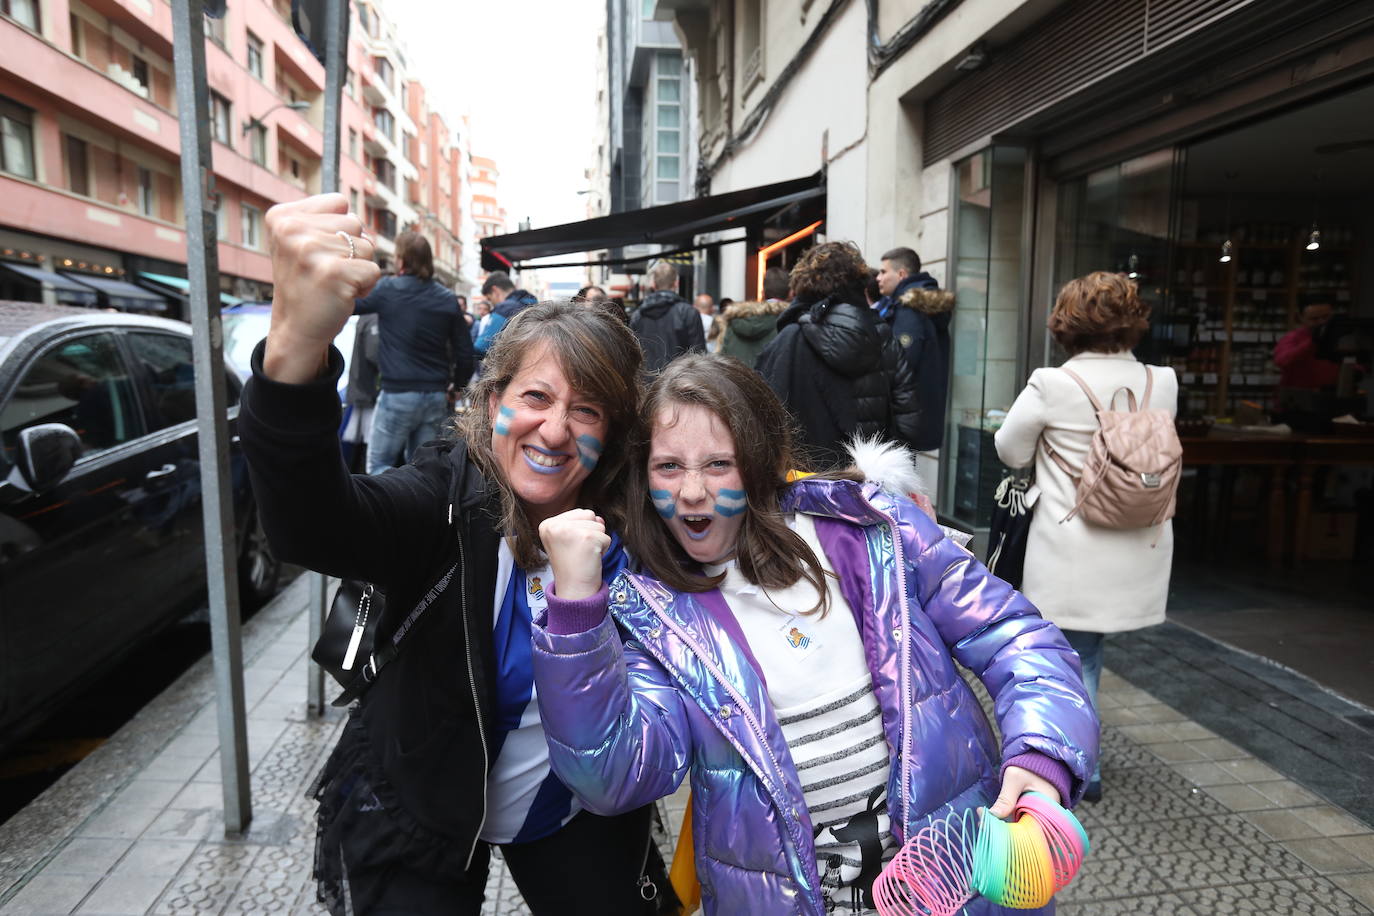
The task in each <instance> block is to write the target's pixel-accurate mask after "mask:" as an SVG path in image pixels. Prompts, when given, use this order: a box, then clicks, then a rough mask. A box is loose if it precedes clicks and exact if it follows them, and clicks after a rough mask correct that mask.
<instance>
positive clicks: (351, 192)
mask: <svg viewBox="0 0 1374 916" xmlns="http://www.w3.org/2000/svg"><path fill="white" fill-rule="evenodd" d="M348 209H349V211H350V212H352V213H357V212H358V189H357V188H349V189H348Z"/></svg>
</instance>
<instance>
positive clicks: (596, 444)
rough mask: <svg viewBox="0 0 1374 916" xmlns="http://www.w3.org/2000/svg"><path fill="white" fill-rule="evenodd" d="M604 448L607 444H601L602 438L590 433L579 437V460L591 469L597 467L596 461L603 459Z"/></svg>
mask: <svg viewBox="0 0 1374 916" xmlns="http://www.w3.org/2000/svg"><path fill="white" fill-rule="evenodd" d="M604 450H605V446H603V445H602V444H601V440H600V439H598V438H596V436H593V435H591V434H590V433H587V434H583V435H581V436H578V437H577V460H578V461H580V462H582V466H583V467H584V468H586V469H587V470H589V471H590V470H593V469H595V468H596V463H597V462H598V461H600V460H601V453H602V451H604Z"/></svg>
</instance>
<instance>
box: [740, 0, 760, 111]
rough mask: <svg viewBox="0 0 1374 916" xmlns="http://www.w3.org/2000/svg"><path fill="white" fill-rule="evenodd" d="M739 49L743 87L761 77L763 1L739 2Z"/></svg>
mask: <svg viewBox="0 0 1374 916" xmlns="http://www.w3.org/2000/svg"><path fill="white" fill-rule="evenodd" d="M739 12H740V20H739V21H740V49H741V51H742V52H743V54H744V60H743V64H744V67H743V72H744V86H745V89H746V90H747V89H748V87H750V86H752V85H753V84H754V81H755V80H756V79H758V78H759V77H761V76H763V45H762V39H763V0H740V5H739Z"/></svg>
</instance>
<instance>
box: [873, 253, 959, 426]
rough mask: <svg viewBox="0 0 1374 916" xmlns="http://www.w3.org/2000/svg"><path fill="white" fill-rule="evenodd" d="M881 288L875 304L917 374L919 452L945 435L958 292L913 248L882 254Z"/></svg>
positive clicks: (879, 283)
mask: <svg viewBox="0 0 1374 916" xmlns="http://www.w3.org/2000/svg"><path fill="white" fill-rule="evenodd" d="M878 291H879V292H881V293H882V298H881V299H879V300H878V301H877V302H876V303H875V304H874V306H873V307H874V308H875V309H876V310H877V311H878V314H879V315H881V316H882V318H883V320H884V321H886V322H887V323H888V324H889V325H891V326H892V334H893V336H894V337H895V338H896V339H897V343H898V345H899V346H901V348H902V353H903V355H904V356H905V357H906V361H907V365H908V366H910V367H911V374H912V375H913V376H914V377H915V379H916V395H917V398H918V400H919V403H920V405H921V422H920V430H919V431H918V432H917V435H916V439H915V442H914V443H913V444H914V445H915V447H916V448H917V449H918V450H920V451H931V450H934V449H938V448H939V447H940V445H941V444H942V443H943V442H944V437H945V400H946V396H947V395H948V392H949V322H950V318H951V317H952V314H953V311H954V294H953V293H951V292H947V291H945V290H942V289H940V284H939V283H937V282H936V281H935V278H934V277H932V276H931V275H930V274H928V273H926V272H925V271H923V270H921V259H920V257H919V256H918V255H917V254H916V252H914V251H912V250H911V249H910V248H894V249H892V250H891V251H889V252H887V253H886V254H884V255H883V261H882V267H881V268H880V269H879V270H878Z"/></svg>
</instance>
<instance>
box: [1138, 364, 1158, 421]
mask: <svg viewBox="0 0 1374 916" xmlns="http://www.w3.org/2000/svg"><path fill="white" fill-rule="evenodd" d="M1154 387H1155V376H1154V373H1153V372H1151V371H1150V367H1149V365H1146V366H1145V396H1144V397H1143V398H1141V399H1140V409H1141V410H1149V409H1150V392H1151V391H1152V390H1154Z"/></svg>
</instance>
